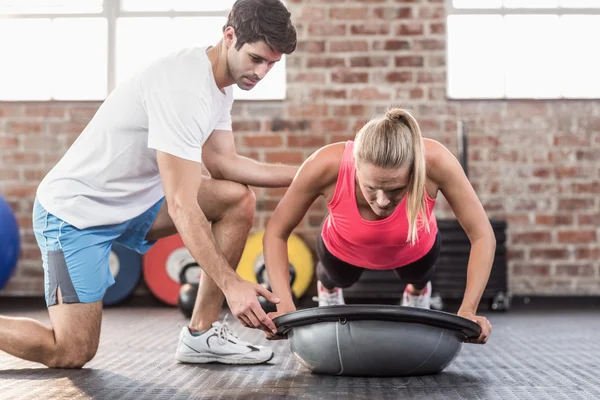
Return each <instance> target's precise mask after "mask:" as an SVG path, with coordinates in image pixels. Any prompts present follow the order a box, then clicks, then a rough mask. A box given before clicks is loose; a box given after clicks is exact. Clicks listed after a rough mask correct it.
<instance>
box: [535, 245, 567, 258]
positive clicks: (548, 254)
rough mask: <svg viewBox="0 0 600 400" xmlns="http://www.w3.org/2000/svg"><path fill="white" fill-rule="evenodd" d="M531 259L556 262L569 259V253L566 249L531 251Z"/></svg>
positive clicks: (555, 248) (553, 248)
mask: <svg viewBox="0 0 600 400" xmlns="http://www.w3.org/2000/svg"><path fill="white" fill-rule="evenodd" d="M529 257H530V258H531V259H532V260H556V259H565V258H568V257H569V252H568V251H567V249H565V248H564V247H558V248H557V247H549V248H543V249H531V252H530V253H529Z"/></svg>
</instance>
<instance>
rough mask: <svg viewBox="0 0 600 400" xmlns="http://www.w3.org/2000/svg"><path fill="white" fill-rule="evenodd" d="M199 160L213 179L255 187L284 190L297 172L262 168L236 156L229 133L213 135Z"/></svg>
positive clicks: (281, 167)
mask: <svg viewBox="0 0 600 400" xmlns="http://www.w3.org/2000/svg"><path fill="white" fill-rule="evenodd" d="M202 159H203V161H204V165H205V166H206V169H207V170H208V171H209V172H210V174H211V176H212V177H213V178H215V179H227V180H230V181H234V182H239V183H242V184H244V185H249V186H256V187H287V186H289V185H290V184H291V183H292V180H293V179H294V176H295V175H296V172H297V171H298V168H299V167H298V166H291V165H282V164H264V163H260V162H258V161H255V160H252V159H250V158H248V157H244V156H241V155H239V154H237V152H236V150H235V142H234V140H233V132H232V131H221V130H215V131H213V133H212V134H211V135H210V137H209V138H208V140H207V141H206V143H204V146H203V151H202Z"/></svg>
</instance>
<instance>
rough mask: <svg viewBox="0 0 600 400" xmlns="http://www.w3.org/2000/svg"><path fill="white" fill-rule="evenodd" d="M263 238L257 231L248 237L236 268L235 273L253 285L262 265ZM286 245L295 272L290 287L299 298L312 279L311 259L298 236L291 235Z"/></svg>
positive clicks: (312, 264) (306, 247)
mask: <svg viewBox="0 0 600 400" xmlns="http://www.w3.org/2000/svg"><path fill="white" fill-rule="evenodd" d="M263 236H264V231H258V232H256V233H253V234H251V235H250V236H249V237H248V240H247V241H246V247H245V248H244V252H243V253H242V258H241V259H240V263H239V264H238V268H237V273H238V274H239V275H240V276H241V277H242V278H243V279H245V280H247V281H250V282H254V283H258V280H257V278H256V273H255V271H256V270H257V267H258V266H260V265H262V263H264V261H263V245H262V239H263ZM287 244H288V258H289V262H290V264H292V265H293V266H294V269H295V271H296V280H295V281H294V284H293V285H292V291H293V292H294V294H295V295H296V297H298V298H300V297H301V296H302V295H304V293H305V292H306V291H307V289H308V287H309V286H310V284H311V282H312V279H313V274H314V269H315V267H314V263H313V257H312V253H311V252H310V249H309V248H308V246H307V245H306V243H304V241H303V240H302V239H301V238H300V236H298V235H296V234H294V233H292V234H291V235H290V238H289V239H288V243H287Z"/></svg>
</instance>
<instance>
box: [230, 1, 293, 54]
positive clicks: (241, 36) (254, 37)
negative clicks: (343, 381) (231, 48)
mask: <svg viewBox="0 0 600 400" xmlns="http://www.w3.org/2000/svg"><path fill="white" fill-rule="evenodd" d="M290 16H291V13H290V12H289V11H288V10H287V8H286V7H285V6H284V5H283V3H282V2H281V1H280V0H237V1H236V2H235V3H234V4H233V6H232V7H231V11H230V12H229V16H228V18H227V24H225V26H224V27H223V30H225V29H226V28H227V27H228V26H231V27H233V29H235V35H236V37H237V43H236V45H235V48H236V50H239V49H240V48H242V46H243V45H244V44H245V43H256V42H259V41H263V42H265V43H266V44H267V45H268V46H269V47H271V49H273V50H274V51H276V52H279V53H283V54H291V53H293V52H294V50H296V41H297V39H296V29H295V28H294V25H292V21H291V20H290Z"/></svg>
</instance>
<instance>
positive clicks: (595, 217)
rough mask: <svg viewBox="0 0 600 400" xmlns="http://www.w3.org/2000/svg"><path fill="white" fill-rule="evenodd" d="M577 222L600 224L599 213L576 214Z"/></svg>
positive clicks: (582, 224)
mask: <svg viewBox="0 0 600 400" xmlns="http://www.w3.org/2000/svg"><path fill="white" fill-rule="evenodd" d="M577 224H579V225H580V226H585V225H592V226H600V214H581V215H579V216H577Z"/></svg>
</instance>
